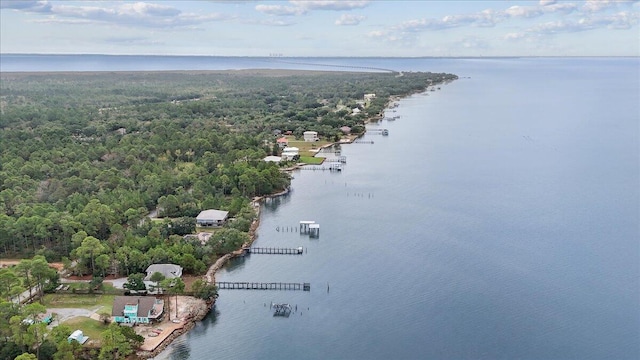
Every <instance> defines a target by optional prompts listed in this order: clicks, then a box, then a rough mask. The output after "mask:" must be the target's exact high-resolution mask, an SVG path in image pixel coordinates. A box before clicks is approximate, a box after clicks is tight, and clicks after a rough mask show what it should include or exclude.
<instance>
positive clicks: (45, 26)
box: [0, 0, 640, 57]
mask: <svg viewBox="0 0 640 360" xmlns="http://www.w3.org/2000/svg"><path fill="white" fill-rule="evenodd" d="M639 23H640V0H591V1H578V0H573V1H572V0H568V1H556V0H535V1H534V0H528V1H515V0H513V1H512V0H501V1H481V0H469V1H462V0H457V1H456V0H440V1H437V0H413V1H382V0H371V1H368V0H338V1H326V0H318V1H299V0H290V1H265V0H262V1H253V0H245V1H222V0H221V1H216V0H209V1H205V0H201V1H29V0H20V1H12V0H0V53H3V54H10V53H37V54H136V55H211V56H271V55H274V54H275V55H280V56H285V57H294V56H383V57H422V56H446V57H453V56H640V27H639Z"/></svg>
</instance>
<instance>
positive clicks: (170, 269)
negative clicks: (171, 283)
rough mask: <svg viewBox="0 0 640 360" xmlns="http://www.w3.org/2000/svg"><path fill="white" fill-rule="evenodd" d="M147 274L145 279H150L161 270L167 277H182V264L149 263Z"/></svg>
mask: <svg viewBox="0 0 640 360" xmlns="http://www.w3.org/2000/svg"><path fill="white" fill-rule="evenodd" d="M146 272H147V276H145V278H144V279H145V280H150V279H151V276H152V275H153V274H154V273H157V272H159V273H160V274H162V275H163V276H164V278H165V279H173V278H179V277H182V266H180V265H175V264H153V265H149V267H148V268H147V270H146Z"/></svg>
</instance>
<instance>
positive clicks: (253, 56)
mask: <svg viewBox="0 0 640 360" xmlns="http://www.w3.org/2000/svg"><path fill="white" fill-rule="evenodd" d="M6 55H39V56H70V55H73V56H149V57H219V58H259V59H292V58H333V59H335V58H345V59H353V58H356V59H357V58H362V59H371V58H381V59H424V58H433V59H483V58H487V59H489V58H603V57H609V58H610V57H626V58H637V57H640V55H457V56H456V55H446V56H445V55H438V56H435V55H424V56H375V55H371V56H357V55H354V56H343V55H342V56H340V55H338V56H331V55H321V56H269V55H263V56H260V55H202V54H101V53H17V52H16V53H2V52H0V56H6Z"/></svg>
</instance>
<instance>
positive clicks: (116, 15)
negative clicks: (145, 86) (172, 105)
mask: <svg viewBox="0 0 640 360" xmlns="http://www.w3.org/2000/svg"><path fill="white" fill-rule="evenodd" d="M19 3H21V2H10V3H9V2H5V1H4V0H3V1H2V6H3V7H4V8H12V9H16V10H19V11H26V12H46V13H48V14H49V17H48V18H47V19H43V20H35V22H41V23H67V24H85V23H86V24H89V23H107V24H114V25H120V26H127V27H152V28H172V27H191V26H194V25H198V24H202V23H205V22H211V21H222V20H228V19H231V18H233V17H231V16H227V15H223V14H218V13H208V14H207V13H205V14H195V13H185V12H182V11H181V10H179V9H177V8H175V7H173V6H168V5H163V4H154V3H146V2H136V3H118V4H117V5H115V6H106V5H103V6H88V5H86V6H85V5H57V4H49V3H47V2H43V1H37V2H36V1H29V2H25V3H29V6H27V5H26V4H25V5H23V6H22V7H21V5H20V4H19ZM98 4H100V5H102V4H101V3H98ZM38 9H40V10H38ZM44 9H46V11H45V10H44Z"/></svg>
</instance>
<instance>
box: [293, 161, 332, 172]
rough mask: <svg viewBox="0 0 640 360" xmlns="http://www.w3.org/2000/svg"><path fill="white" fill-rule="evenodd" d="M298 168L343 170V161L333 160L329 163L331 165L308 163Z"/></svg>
mask: <svg viewBox="0 0 640 360" xmlns="http://www.w3.org/2000/svg"><path fill="white" fill-rule="evenodd" d="M298 170H314V171H316V170H317V171H323V170H329V171H342V163H340V162H332V163H329V166H324V165H307V166H302V167H299V168H298Z"/></svg>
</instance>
